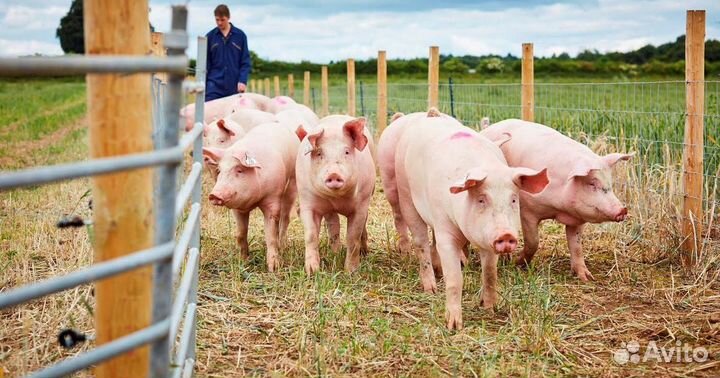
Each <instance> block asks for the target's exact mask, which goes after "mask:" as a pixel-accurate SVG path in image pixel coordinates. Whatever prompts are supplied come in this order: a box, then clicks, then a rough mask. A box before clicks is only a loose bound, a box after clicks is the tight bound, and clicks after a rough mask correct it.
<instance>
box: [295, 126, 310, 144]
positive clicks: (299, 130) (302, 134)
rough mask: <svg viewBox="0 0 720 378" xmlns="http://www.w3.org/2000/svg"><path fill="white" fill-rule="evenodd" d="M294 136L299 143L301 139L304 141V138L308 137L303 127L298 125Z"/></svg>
mask: <svg viewBox="0 0 720 378" xmlns="http://www.w3.org/2000/svg"><path fill="white" fill-rule="evenodd" d="M295 135H297V136H298V138H300V141H301V142H302V140H303V139H305V136H306V135H308V132H307V130H305V128H304V127H303V125H299V126H298V127H297V129H295Z"/></svg>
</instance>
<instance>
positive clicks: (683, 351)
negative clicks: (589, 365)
mask: <svg viewBox="0 0 720 378" xmlns="http://www.w3.org/2000/svg"><path fill="white" fill-rule="evenodd" d="M707 359H708V350H707V349H706V348H704V347H694V346H692V345H688V344H683V343H682V342H681V341H679V340H678V341H676V342H675V346H669V347H668V346H658V345H657V343H656V342H655V341H650V342H648V343H647V346H645V349H644V351H643V350H641V345H640V343H639V342H637V341H635V340H632V341H630V342H628V343H627V344H626V343H622V345H621V347H620V349H618V350H616V351H615V353H613V360H615V362H616V363H618V364H620V365H625V364H627V363H628V362H629V363H633V364H637V363H640V362H653V361H654V362H660V363H663V362H664V363H670V362H676V363H683V362H705V361H707Z"/></svg>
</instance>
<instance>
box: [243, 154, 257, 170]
mask: <svg viewBox="0 0 720 378" xmlns="http://www.w3.org/2000/svg"><path fill="white" fill-rule="evenodd" d="M245 165H247V166H249V167H250V166H254V165H257V160H255V158H253V157H250V156H248V154H245Z"/></svg>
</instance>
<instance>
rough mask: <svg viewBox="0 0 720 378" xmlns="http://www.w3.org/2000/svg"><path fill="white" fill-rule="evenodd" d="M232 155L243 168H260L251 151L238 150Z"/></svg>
mask: <svg viewBox="0 0 720 378" xmlns="http://www.w3.org/2000/svg"><path fill="white" fill-rule="evenodd" d="M233 157H234V158H235V159H237V160H238V161H239V162H240V165H242V166H243V167H245V168H258V169H260V168H262V166H261V165H260V163H259V162H258V161H257V159H255V157H254V156H253V155H252V153H249V152H244V153H243V152H240V153H237V154H234V155H233Z"/></svg>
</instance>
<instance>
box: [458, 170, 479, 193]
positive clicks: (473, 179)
mask: <svg viewBox="0 0 720 378" xmlns="http://www.w3.org/2000/svg"><path fill="white" fill-rule="evenodd" d="M486 177H487V173H486V172H485V171H483V170H482V169H480V168H473V169H471V170H469V171H468V173H467V174H466V175H465V178H463V179H462V180H458V181H456V182H455V183H454V184H453V185H452V186H451V187H450V193H452V194H458V193H460V192H464V191H466V190H468V189H470V188H472V187H473V186H476V185H479V184H482V182H483V181H485V178H486Z"/></svg>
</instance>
